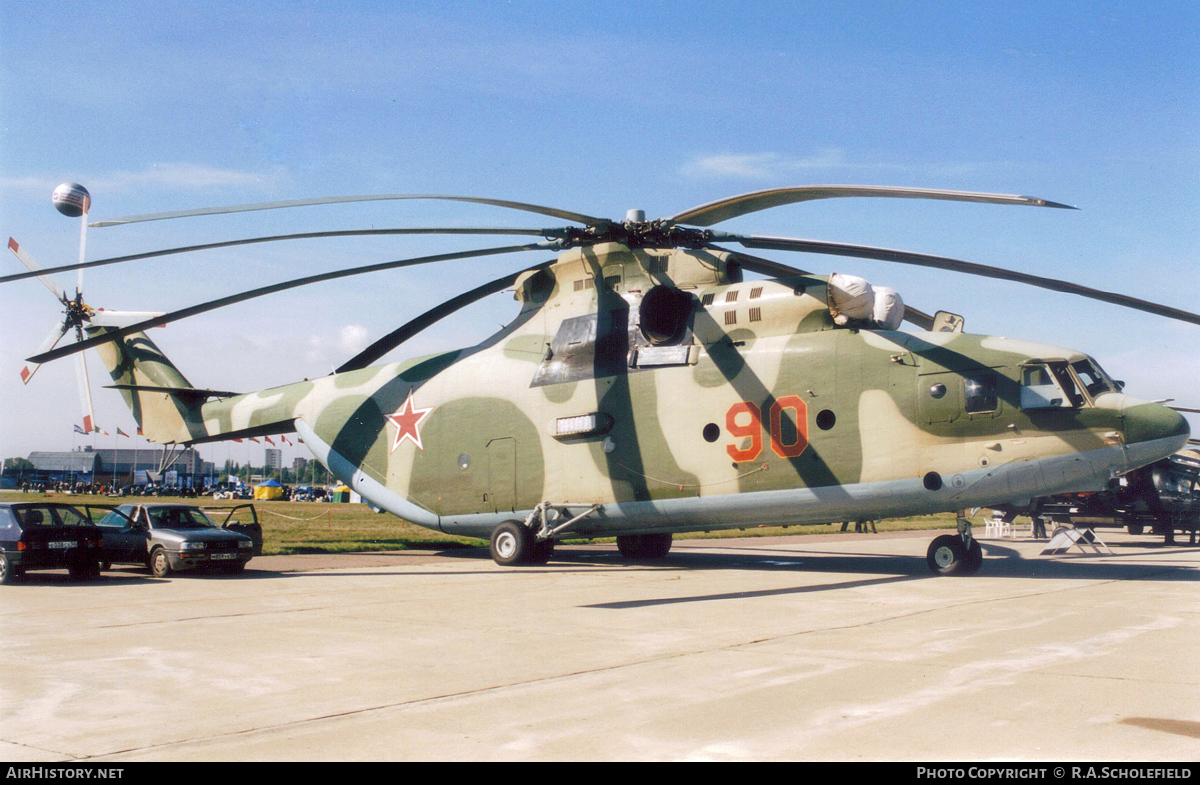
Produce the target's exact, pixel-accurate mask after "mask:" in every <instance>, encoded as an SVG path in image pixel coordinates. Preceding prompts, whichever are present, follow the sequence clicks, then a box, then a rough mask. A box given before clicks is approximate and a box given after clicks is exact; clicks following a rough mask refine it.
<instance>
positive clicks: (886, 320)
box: [872, 286, 904, 330]
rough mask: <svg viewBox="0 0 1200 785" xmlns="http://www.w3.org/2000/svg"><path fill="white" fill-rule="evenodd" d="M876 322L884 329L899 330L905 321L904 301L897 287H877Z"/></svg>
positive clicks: (873, 314) (873, 315)
mask: <svg viewBox="0 0 1200 785" xmlns="http://www.w3.org/2000/svg"><path fill="white" fill-rule="evenodd" d="M872 318H873V319H874V320H875V323H876V324H877V325H879V327H880V329H883V330H899V329H900V323H901V322H903V321H904V301H903V300H901V299H900V295H899V294H898V293H897V292H896V290H895V289H891V288H889V287H887V286H876V287H875V310H874V311H873V312H872Z"/></svg>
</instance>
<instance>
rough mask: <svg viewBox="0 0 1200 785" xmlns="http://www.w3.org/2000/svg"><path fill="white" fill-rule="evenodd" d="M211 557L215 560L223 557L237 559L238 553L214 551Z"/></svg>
mask: <svg viewBox="0 0 1200 785" xmlns="http://www.w3.org/2000/svg"><path fill="white" fill-rule="evenodd" d="M209 558H210V559H212V560H213V561H219V560H221V559H236V558H237V554H236V553H214V554H213V555H212V556H210V557H209Z"/></svg>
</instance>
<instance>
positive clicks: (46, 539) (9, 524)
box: [0, 502, 103, 583]
mask: <svg viewBox="0 0 1200 785" xmlns="http://www.w3.org/2000/svg"><path fill="white" fill-rule="evenodd" d="M102 531H103V530H102V529H100V528H99V527H97V526H96V525H95V524H93V523H92V520H91V518H90V517H89V516H88V515H87V514H85V513H84V512H81V511H80V510H79V509H77V508H75V507H73V506H72V505H69V504H58V503H55V502H27V503H19V502H9V503H4V504H0V583H11V582H12V581H14V580H16V579H17V578H20V577H21V576H22V575H24V574H25V572H26V571H27V570H56V569H59V570H60V569H63V568H64V567H65V568H66V569H67V570H69V571H70V573H71V577H72V578H74V579H76V580H82V579H85V578H94V577H97V576H99V574H100V551H101V539H102V537H101V533H102Z"/></svg>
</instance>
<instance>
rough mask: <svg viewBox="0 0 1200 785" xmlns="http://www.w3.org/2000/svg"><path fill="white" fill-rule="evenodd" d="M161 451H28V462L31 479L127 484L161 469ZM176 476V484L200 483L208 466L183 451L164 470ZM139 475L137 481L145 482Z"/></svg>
mask: <svg viewBox="0 0 1200 785" xmlns="http://www.w3.org/2000/svg"><path fill="white" fill-rule="evenodd" d="M163 453H164V450H161V449H153V448H147V449H144V450H143V449H119V450H114V449H93V448H92V447H84V448H83V449H81V450H74V451H71V452H32V453H30V454H29V458H28V460H29V462H30V463H32V464H33V467H34V477H32V478H29V479H31V480H40V481H55V482H57V481H61V480H68V481H70V480H80V481H83V482H93V483H105V484H107V483H112V484H114V485H128V484H130V483H133V482H135V481H136V480H135V472H150V473H151V474H150V475H149V476H150V477H154V476H155V475H156V474H157V472H158V471H159V468H160V467H161V466H162V460H163ZM167 469H168V470H170V471H174V472H175V473H176V477H177V481H178V483H179V484H180V485H183V486H191V485H193V484H201V483H203V481H204V479H205V478H206V477H207V476H208V475H209V474H211V472H212V464H210V463H206V462H205V461H203V460H201V458H200V454H199V453H198V452H196V451H195V450H193V449H190V448H189V449H186V450H184V451H182V452H180V453H179V454H178V457H177V458H176V459H175V461H174V462H173V463H172V464H171V465H170V466H169V467H167ZM146 476H147V475H143V476H142V478H141V479H145V477H146Z"/></svg>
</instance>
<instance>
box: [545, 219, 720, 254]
mask: <svg viewBox="0 0 1200 785" xmlns="http://www.w3.org/2000/svg"><path fill="white" fill-rule="evenodd" d="M637 215H645V213H644V212H643V211H641V210H630V211H629V213H628V214H627V219H626V221H625V222H624V223H604V224H596V225H593V226H586V227H583V228H576V227H567V228H566V229H563V230H561V231H559V232H555V235H554V236H555V238H556V239H557V240H558V241H559V242H560V244H561V247H562V248H563V249H567V248H576V247H579V246H585V245H596V244H597V243H620V244H621V245H625V246H628V247H629V248H692V249H698V248H703V247H705V246H706V245H708V244H709V243H711V242H713V240H714V239H715V233H714V232H712V231H710V230H708V229H688V228H686V227H682V226H677V225H675V224H673V223H671V222H670V221H668V220H666V219H662V218H660V219H657V220H654V221H646V220H635V216H637Z"/></svg>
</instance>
